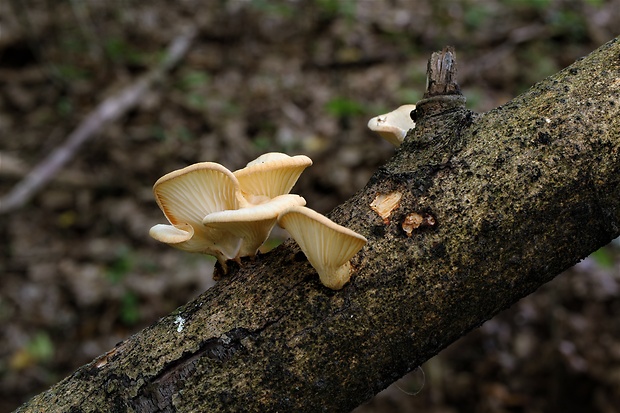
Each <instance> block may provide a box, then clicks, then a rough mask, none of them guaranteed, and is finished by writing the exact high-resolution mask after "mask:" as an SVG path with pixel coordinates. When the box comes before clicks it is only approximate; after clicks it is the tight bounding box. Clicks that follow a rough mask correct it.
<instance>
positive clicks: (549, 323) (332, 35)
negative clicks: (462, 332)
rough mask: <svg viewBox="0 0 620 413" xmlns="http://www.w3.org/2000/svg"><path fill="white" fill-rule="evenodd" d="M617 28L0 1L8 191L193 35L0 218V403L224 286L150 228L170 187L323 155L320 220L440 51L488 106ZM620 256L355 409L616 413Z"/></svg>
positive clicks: (336, 12)
mask: <svg viewBox="0 0 620 413" xmlns="http://www.w3.org/2000/svg"><path fill="white" fill-rule="evenodd" d="M618 21H620V0H609V1H606V0H589V1H583V2H582V1H569V0H521V1H513V2H509V1H500V0H478V1H475V0H470V1H430V0H429V1H421V0H392V1H387V0H386V1H381V0H360V1H349V0H316V1H302V0H297V1H295V0H290V1H268V0H229V1H216V0H213V1H197V0H193V1H192V0H183V1H178V2H168V1H152V2H140V1H137V0H125V1H105V2H104V1H97V0H77V1H58V2H45V1H35V0H24V1H22V0H11V1H5V2H0V195H4V194H6V193H8V192H9V190H10V189H11V188H12V187H14V185H15V184H16V183H17V182H18V181H19V180H20V179H21V178H23V177H24V175H25V174H26V173H27V172H28V171H29V170H31V169H32V168H33V167H34V166H36V165H37V164H38V163H40V162H41V161H42V160H43V159H44V158H45V156H46V155H48V154H49V153H50V152H51V151H52V150H54V149H55V148H57V147H58V146H60V145H62V144H63V142H64V141H65V139H66V138H67V136H68V135H69V134H70V133H71V131H72V130H74V129H75V128H76V126H77V125H78V124H79V122H80V121H81V120H82V119H84V117H85V116H87V115H88V114H89V113H90V112H91V111H92V110H93V109H94V108H95V107H96V105H97V104H98V103H100V102H101V101H102V100H103V99H105V98H106V97H107V96H110V95H111V94H113V93H115V92H116V91H118V90H120V89H122V88H123V87H126V86H128V85H131V84H132V83H134V82H135V81H136V79H138V77H139V76H140V75H142V74H144V73H146V72H147V71H148V70H149V69H150V68H152V67H153V66H155V65H156V64H157V62H158V61H159V60H160V59H161V57H162V52H163V51H164V50H165V48H166V46H167V45H168V43H169V42H170V41H171V40H172V39H173V38H175V37H176V36H178V35H179V34H180V33H181V32H182V31H183V30H184V29H186V28H187V27H190V26H191V27H197V28H198V29H199V35H198V37H197V39H196V41H195V42H194V44H193V46H192V48H191V50H190V51H189V53H188V54H187V56H186V58H185V59H184V60H183V61H182V62H181V64H180V65H179V66H178V67H177V68H176V69H174V70H173V71H172V72H171V73H170V74H169V76H167V77H166V78H164V80H162V81H161V82H159V83H158V84H157V85H156V87H154V88H153V89H152V90H151V91H149V92H148V93H147V94H146V96H144V98H143V99H142V100H141V102H140V104H139V105H138V106H137V107H136V108H134V109H133V110H131V111H129V112H128V113H127V114H126V115H125V116H123V117H122V119H121V120H119V121H117V122H114V123H113V124H110V125H108V126H107V127H105V128H104V129H102V130H101V131H100V133H98V134H97V136H95V137H94V138H93V139H92V140H90V141H89V142H88V143H87V144H86V145H85V146H84V147H82V148H81V149H80V150H79V151H78V152H77V153H76V154H75V156H74V157H73V159H72V161H71V162H70V163H69V164H68V165H67V166H66V167H65V168H63V170H62V172H61V173H60V174H59V175H58V176H57V177H55V179H54V180H53V181H52V182H51V183H50V184H49V185H47V186H46V187H45V188H43V190H41V191H40V192H39V193H38V194H37V195H36V196H35V197H34V198H33V199H32V200H31V201H30V202H28V203H27V204H26V205H24V206H23V207H21V208H20V209H19V210H17V211H15V212H13V213H11V214H8V215H4V216H0V287H1V288H0V323H1V325H2V328H1V329H0V412H7V411H11V410H13V409H14V408H16V407H17V406H18V405H19V404H20V403H22V402H24V401H25V400H27V399H28V398H29V397H30V396H32V395H33V394H35V393H38V392H40V391H42V390H44V389H45V388H47V387H49V386H50V385H51V384H53V383H55V382H57V381H58V380H60V379H61V378H63V377H64V376H66V375H67V374H69V373H70V372H71V371H73V370H74V369H75V368H77V367H78V366H80V365H82V364H84V363H86V362H89V361H90V360H92V359H93V358H95V357H96V356H98V355H99V354H101V353H103V352H105V351H106V350H108V349H109V348H111V347H113V346H114V344H115V343H117V342H118V341H121V340H123V339H124V338H126V337H127V336H128V335H130V334H132V333H134V332H136V331H139V330H140V329H141V328H143V327H145V326H147V325H149V324H150V323H152V322H153V321H155V320H157V318H159V317H161V316H162V315H165V314H167V313H169V312H171V311H172V310H174V309H175V308H176V307H178V306H179V305H181V304H183V303H185V302H187V301H188V300H190V299H191V298H192V297H194V296H196V295H198V294H199V293H200V292H202V291H204V290H205V289H206V288H208V287H209V286H210V285H211V284H212V281H211V277H210V274H211V271H212V268H213V260H212V259H211V258H209V257H206V256H198V255H191V254H186V253H183V252H180V251H177V250H173V249H170V248H168V247H167V246H165V245H161V244H158V243H157V242H155V241H154V240H152V239H151V238H150V237H149V236H148V229H149V228H150V227H151V226H152V225H154V224H157V223H163V222H164V217H163V215H162V214H161V211H160V210H159V209H158V208H157V205H156V204H155V202H154V200H153V197H152V194H151V186H152V184H153V183H154V182H155V180H157V178H159V177H160V176H161V175H163V174H165V173H167V172H169V171H172V170H174V169H178V168H180V167H183V166H186V165H189V164H191V163H195V162H200V161H215V162H218V163H221V164H223V165H225V166H226V167H228V168H229V169H237V168H240V167H243V166H244V165H245V164H246V163H247V162H248V161H250V160H252V159H254V158H255V157H256V156H258V155H260V154H261V153H264V152H269V151H281V152H286V153H288V154H291V155H292V154H300V153H303V154H306V155H308V156H310V157H311V158H312V159H313V161H314V165H313V166H312V167H311V168H309V169H308V170H307V171H306V172H305V173H304V175H302V177H301V179H300V181H299V182H298V184H297V186H296V187H295V193H298V194H300V195H303V196H304V197H305V198H306V199H307V200H309V202H311V204H312V206H313V208H314V209H316V210H318V211H320V212H327V211H329V210H330V209H331V208H333V207H334V206H336V205H338V204H339V203H341V202H342V201H344V200H345V199H347V198H348V197H349V196H351V195H352V194H353V193H354V192H355V191H356V190H358V189H360V188H362V187H363V186H364V184H365V183H366V182H367V180H368V178H369V177H370V176H371V175H372V173H373V172H374V171H375V170H376V169H377V168H378V167H379V166H380V165H381V164H383V163H384V162H385V161H386V160H387V159H388V158H389V157H390V156H391V154H392V153H393V151H394V149H393V148H392V147H391V146H390V145H389V144H388V143H386V142H384V141H382V140H381V139H380V138H379V137H377V136H375V135H373V134H372V133H371V132H369V131H368V130H367V129H366V122H367V120H368V119H369V118H371V117H373V116H375V115H378V114H380V113H385V112H387V111H389V110H391V109H393V108H395V107H397V106H399V105H401V104H404V103H415V102H416V101H417V100H418V99H419V98H420V97H421V95H422V93H423V91H424V86H425V84H424V82H425V71H426V61H427V59H428V57H429V56H430V53H431V52H432V51H434V50H439V49H441V48H443V47H444V46H445V45H453V46H455V47H456V50H457V57H458V61H459V68H460V69H459V79H460V84H461V87H462V90H463V92H464V94H465V96H466V97H467V99H468V106H469V107H470V108H471V109H473V110H476V111H479V112H483V111H486V110H489V109H491V108H494V107H497V106H499V105H501V104H503V103H505V102H507V101H508V100H510V99H511V98H512V97H514V96H516V95H517V94H519V93H520V92H522V91H524V90H526V89H527V88H528V87H529V86H531V85H532V84H534V83H535V82H537V81H539V80H542V79H543V78H544V77H546V76H548V75H550V74H552V73H554V72H556V71H558V70H560V69H561V68H563V67H566V66H567V65H569V64H570V63H572V62H573V61H574V60H575V59H577V58H579V57H581V56H584V55H586V54H588V53H589V52H590V51H592V50H594V49H595V48H596V47H598V46H599V45H601V44H602V43H604V42H606V41H608V40H610V39H611V38H613V37H614V36H617V35H618V32H617V30H618V24H617V22H618ZM282 236H283V235H282V234H281V233H276V234H274V237H273V239H272V240H271V241H270V242H269V246H273V245H276V244H277V243H278V242H279V241H280V238H279V237H282ZM619 256H620V245H619V243H615V244H614V243H612V244H610V245H608V246H607V247H605V248H603V249H601V250H600V251H598V252H597V253H596V254H594V255H593V256H592V257H589V258H587V259H585V260H584V261H583V262H581V263H580V264H579V265H577V266H576V267H574V268H573V269H571V270H569V271H567V272H566V273H565V274H563V275H561V276H559V277H557V278H556V280H554V281H553V282H551V283H549V284H548V285H546V286H545V287H543V288H541V289H540V290H539V291H538V292H536V293H535V294H532V295H531V296H530V297H527V298H525V299H523V300H522V301H520V302H519V303H518V304H516V305H515V306H513V308H511V309H509V310H507V311H505V312H504V313H502V314H500V315H498V316H497V317H495V318H494V319H492V320H490V321H488V322H487V323H485V324H484V325H483V326H482V327H481V328H479V329H478V330H476V331H474V332H472V333H470V334H469V335H468V336H466V337H464V338H463V339H462V340H460V341H458V342H457V343H455V344H453V345H452V346H450V347H449V348H448V349H446V350H445V351H443V352H442V353H440V354H439V355H438V356H436V357H435V358H433V359H432V360H430V361H429V362H427V363H426V364H425V365H423V366H422V368H421V370H418V371H415V372H413V373H412V374H411V375H410V376H408V377H407V378H405V379H403V380H402V381H400V382H398V383H397V385H394V386H392V387H390V388H389V389H388V390H386V391H385V392H383V393H381V394H380V395H379V396H377V397H375V398H374V399H373V400H371V401H369V402H368V403H367V404H366V405H363V406H361V407H360V408H358V411H359V412H409V411H426V412H457V411H477V412H493V413H500V412H584V411H589V412H605V413H608V412H616V411H620V321H619V320H620V261H619V260H618V257H619ZM422 376H424V377H425V384H424V386H423V387H422V386H421V384H420V383H421V381H422ZM414 394H415V395H414Z"/></svg>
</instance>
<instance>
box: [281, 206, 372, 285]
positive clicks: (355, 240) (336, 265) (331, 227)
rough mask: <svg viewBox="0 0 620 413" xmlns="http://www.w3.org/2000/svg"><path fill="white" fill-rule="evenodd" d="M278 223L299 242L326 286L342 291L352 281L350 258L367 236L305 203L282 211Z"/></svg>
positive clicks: (361, 245) (362, 244) (364, 242)
mask: <svg viewBox="0 0 620 413" xmlns="http://www.w3.org/2000/svg"><path fill="white" fill-rule="evenodd" d="M278 224H279V225H280V226H281V227H282V228H284V229H286V230H287V231H288V232H289V233H290V234H291V236H292V237H293V239H295V241H297V243H298V244H299V247H300V248H301V250H302V251H303V252H304V254H305V255H306V257H307V258H308V261H309V262H310V264H312V266H313V267H314V269H315V270H316V271H317V273H318V274H319V278H320V279H321V282H322V283H323V285H325V286H326V287H328V288H331V289H333V290H339V289H341V288H342V287H343V286H344V285H345V284H346V283H347V282H348V281H349V278H350V277H351V274H350V271H351V270H350V263H349V260H350V259H351V257H353V256H354V255H355V254H356V253H357V252H358V251H359V250H360V249H361V248H362V247H363V246H364V245H365V244H366V242H367V240H366V238H364V237H363V236H362V235H360V234H358V233H356V232H355V231H352V230H350V229H348V228H345V227H343V226H341V225H338V224H336V223H335V222H333V221H331V220H330V219H328V218H327V217H325V216H323V215H321V214H319V213H318V212H316V211H313V210H312V209H310V208H306V207H303V206H293V207H289V208H287V209H286V210H284V211H282V213H281V214H280V216H279V217H278Z"/></svg>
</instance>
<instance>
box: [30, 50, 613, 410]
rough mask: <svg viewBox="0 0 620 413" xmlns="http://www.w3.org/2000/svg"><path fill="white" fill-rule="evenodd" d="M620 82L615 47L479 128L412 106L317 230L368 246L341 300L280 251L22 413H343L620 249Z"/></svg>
mask: <svg viewBox="0 0 620 413" xmlns="http://www.w3.org/2000/svg"><path fill="white" fill-rule="evenodd" d="M619 79H620V41H619V39H615V40H613V41H611V42H609V43H607V44H605V45H604V46H602V47H601V48H599V49H598V50H597V51H595V52H593V53H592V54H590V55H589V56H588V57H587V58H585V59H583V60H580V61H578V62H576V63H574V64H573V65H572V66H570V67H569V68H567V69H565V70H562V71H561V72H559V73H558V74H556V75H554V76H551V77H549V78H548V79H546V80H544V81H543V82H541V83H539V84H537V85H535V86H534V87H532V88H531V89H530V90H529V91H527V92H526V93H524V94H523V95H521V96H519V97H517V98H516V99H514V100H513V101H511V102H509V103H508V104H506V105H504V106H502V107H500V108H497V109H495V110H492V111H490V112H488V113H486V114H483V115H478V114H474V113H472V112H470V111H468V110H466V109H465V108H464V106H463V102H462V99H460V98H459V96H458V95H456V96H455V95H448V96H444V98H442V97H441V95H436V96H433V97H432V98H428V99H426V101H422V102H419V106H418V109H420V112H419V114H418V118H417V124H416V128H415V129H414V130H412V131H410V132H409V134H408V136H407V137H406V139H405V141H404V143H403V144H402V145H401V146H400V148H399V149H398V150H397V151H396V153H395V155H394V156H393V158H392V159H391V160H390V161H389V162H388V163H387V164H386V165H385V166H383V167H382V168H380V169H379V170H378V171H377V172H376V173H375V174H374V176H373V177H372V178H371V180H370V181H369V182H368V184H367V185H366V187H365V188H363V189H362V190H361V191H360V192H358V193H357V194H356V195H354V196H353V197H352V198H351V199H350V200H349V201H347V202H346V203H345V204H343V205H341V206H340V207H338V208H336V209H335V210H334V211H332V213H331V218H332V219H334V220H335V221H337V222H338V223H341V224H344V225H346V226H347V227H349V228H351V229H352V230H354V231H356V232H358V233H361V234H363V235H364V236H366V238H368V244H367V245H366V246H365V247H364V248H363V249H362V251H361V252H360V253H359V254H358V255H357V256H356V257H354V259H353V261H352V265H353V268H354V274H353V277H352V280H351V282H350V283H349V284H347V285H346V286H345V287H344V288H343V289H342V290H341V291H332V290H329V289H327V288H324V287H322V286H321V284H320V283H319V281H318V277H317V275H316V273H315V272H314V270H313V269H312V267H311V266H310V265H309V264H308V263H307V261H306V259H305V257H304V255H303V254H302V253H301V252H300V251H299V249H298V247H296V246H295V244H294V243H292V242H286V243H284V244H283V245H281V246H280V247H278V248H277V249H275V250H274V251H272V252H271V253H269V254H265V255H264V256H259V257H258V258H257V259H256V260H254V261H247V262H244V263H243V265H242V266H241V267H240V268H237V269H233V270H231V274H230V276H229V277H226V278H224V279H223V280H222V281H220V282H219V283H218V284H217V285H216V286H215V287H213V288H211V289H209V290H207V291H206V292H205V293H203V294H202V295H201V296H200V297H198V298H197V299H196V300H194V301H192V302H190V303H188V304H186V305H185V306H183V307H181V308H179V309H177V310H176V311H175V312H174V313H172V314H170V315H168V316H166V317H164V318H162V319H161V320H160V321H159V322H157V323H155V324H154V325H152V326H150V327H149V328H147V329H145V330H143V331H141V332H140V333H138V334H136V335H134V336H132V337H130V338H128V339H127V340H125V341H123V342H122V343H120V344H119V345H118V346H117V347H115V348H114V349H112V350H110V351H109V352H108V353H107V354H105V355H103V356H101V357H99V358H98V359H96V360H94V361H93V362H91V363H89V364H87V365H85V366H83V367H81V368H80V369H78V370H77V371H76V372H75V373H73V374H72V375H71V376H69V377H67V378H66V379H64V380H63V381H61V382H60V383H58V384H57V385H55V386H54V387H52V388H51V389H50V390H48V391H46V392H44V393H41V394H39V395H38V396H35V397H34V398H33V399H32V400H30V401H29V402H28V403H26V404H25V405H23V406H22V407H21V408H20V409H19V410H18V411H20V412H38V411H47V412H78V411H79V412H90V411H114V412H125V411H135V412H175V411H178V412H189V411H209V412H222V411H247V412H275V411H280V412H289V411H290V412H293V411H294V412H316V411H328V412H348V411H350V410H351V409H352V408H354V407H355V406H357V405H359V404H360V403H362V402H363V401H365V400H367V399H369V398H370V397H372V396H373V395H374V394H376V393H377V392H378V391H380V390H381V389H383V388H385V387H386V386H388V385H389V384H390V383H392V382H393V381H395V380H396V379H398V378H399V377H401V376H402V375H404V374H405V373H407V372H408V371H411V370H412V369H414V368H415V367H416V366H418V365H420V364H421V363H423V362H424V361H425V360H427V359H429V358H430V357H432V356H433V355H435V354H437V353H438V352H439V351H440V350H441V349H443V348H445V347H446V346H448V345H449V344H450V343H452V342H453V341H455V340H456V339H457V338H459V337H461V336H462V335H463V334H465V333H467V332H468V331H470V330H471V329H473V328H475V327H477V326H479V325H480V324H482V323H483V322H484V321H485V320H487V319H489V318H491V317H493V316H494V315H495V314H496V313H497V312H499V311H500V310H502V309H505V308H507V307H508V306H510V305H511V304H513V303H515V302H516V301H517V300H519V299H520V298H522V297H524V296H526V295H528V294H529V293H531V292H532V291H534V290H535V289H537V288H538V287H539V286H541V285H542V284H544V283H546V282H547V281H549V280H550V279H552V278H553V277H555V276H556V275H557V274H559V273H561V272H562V271H563V270H565V269H566V268H568V267H570V266H572V265H573V264H575V263H576V262H578V261H579V260H580V259H582V258H583V257H585V256H587V255H588V254H590V253H591V252H593V251H595V250H596V249H598V248H600V247H601V246H602V245H604V244H606V243H608V242H609V241H611V240H612V239H613V238H615V237H617V236H618V235H619V234H620V121H619V119H620V80H619ZM431 80H434V79H431ZM459 102H461V103H460V104H459ZM420 114H422V116H420ZM396 193H398V194H397V195H399V196H400V203H398V204H397V205H396V206H394V207H393V209H392V211H391V214H390V216H389V217H381V216H379V215H378V214H377V213H376V212H375V211H374V210H373V209H371V208H370V204H371V203H372V202H373V200H375V199H376V197H377V195H380V194H383V195H387V194H396ZM394 198H395V197H392V199H394ZM380 199H384V198H380ZM374 205H375V206H376V205H377V203H376V202H375V204H374Z"/></svg>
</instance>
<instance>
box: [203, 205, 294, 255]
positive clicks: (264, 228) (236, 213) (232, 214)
mask: <svg viewBox="0 0 620 413" xmlns="http://www.w3.org/2000/svg"><path fill="white" fill-rule="evenodd" d="M294 205H306V200H305V199H304V198H302V197H300V196H299V195H294V194H285V195H279V196H277V197H275V198H273V199H271V200H269V201H267V202H266V203H263V204H260V205H255V206H251V207H248V208H241V209H236V210H228V211H220V212H214V213H212V214H209V215H207V216H206V217H204V219H203V220H202V223H203V224H204V225H205V227H206V228H209V229H210V228H212V229H216V230H221V231H228V232H230V233H232V234H233V235H235V236H237V237H239V238H240V239H241V240H242V241H241V246H240V249H239V252H238V256H240V257H245V256H254V255H256V251H257V250H258V248H259V247H260V246H261V245H262V244H263V243H264V242H265V241H266V240H267V238H268V237H269V234H271V230H272V229H273V226H274V225H275V224H276V220H277V218H278V215H279V214H280V212H282V211H283V210H285V209H286V208H288V207H291V206H294Z"/></svg>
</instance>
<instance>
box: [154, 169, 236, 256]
mask: <svg viewBox="0 0 620 413" xmlns="http://www.w3.org/2000/svg"><path fill="white" fill-rule="evenodd" d="M153 193H154V195H155V200H156V201H157V205H159V207H160V208H161V210H162V211H163V213H164V215H165V216H166V218H167V219H168V221H169V222H170V224H171V225H164V224H159V225H155V226H154V227H152V228H151V230H150V231H149V234H150V235H151V236H152V237H153V238H155V239H156V240H158V241H161V242H164V243H167V244H169V245H171V246H173V247H175V248H178V249H181V250H184V251H189V252H200V253H205V254H210V255H214V256H215V257H216V258H217V259H218V260H219V261H220V263H222V264H224V262H225V261H226V260H227V259H231V258H234V257H237V254H238V252H239V248H240V246H241V239H240V238H239V237H238V236H236V235H234V234H232V233H231V232H229V231H225V230H221V229H217V228H207V227H205V226H204V225H203V224H202V220H203V219H204V217H205V216H206V215H208V214H211V213H214V212H218V211H224V210H228V209H237V208H239V205H240V202H242V200H243V197H242V195H241V191H240V188H239V182H238V181H237V178H236V177H235V176H234V175H233V173H232V172H230V171H229V170H228V169H226V168H225V167H223V166H222V165H220V164H217V163H213V162H202V163H197V164H194V165H190V166H188V167H186V168H183V169H179V170H177V171H173V172H170V173H169V174H166V175H164V176H162V177H161V178H159V179H158V180H157V182H155V185H154V186H153Z"/></svg>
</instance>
